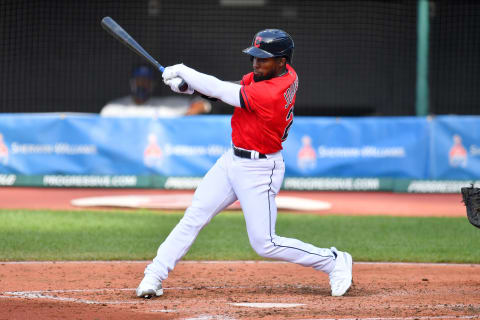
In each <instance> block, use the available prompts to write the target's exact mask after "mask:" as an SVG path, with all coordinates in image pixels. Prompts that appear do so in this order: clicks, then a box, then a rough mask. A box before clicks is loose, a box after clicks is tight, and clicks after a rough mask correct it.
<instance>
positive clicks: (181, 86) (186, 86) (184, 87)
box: [178, 81, 188, 92]
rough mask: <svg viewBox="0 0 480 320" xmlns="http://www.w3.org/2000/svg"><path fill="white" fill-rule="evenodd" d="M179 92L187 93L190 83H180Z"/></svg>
mask: <svg viewBox="0 0 480 320" xmlns="http://www.w3.org/2000/svg"><path fill="white" fill-rule="evenodd" d="M178 90H180V91H181V92H185V91H187V90H188V83H186V82H185V81H182V83H180V85H179V86H178Z"/></svg>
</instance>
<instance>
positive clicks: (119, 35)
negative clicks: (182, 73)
mask: <svg viewBox="0 0 480 320" xmlns="http://www.w3.org/2000/svg"><path fill="white" fill-rule="evenodd" d="M101 24H102V27H103V29H105V30H106V31H107V32H108V33H110V34H111V35H112V36H113V37H114V38H115V39H117V40H118V41H120V42H121V43H122V44H124V45H125V46H127V47H128V48H130V50H132V51H133V52H135V53H136V54H138V55H139V56H140V57H142V58H144V59H146V60H147V61H148V62H150V64H152V65H153V66H154V67H155V68H156V69H158V70H159V71H160V72H161V73H163V70H165V68H164V67H163V66H162V65H161V64H160V63H158V61H157V60H155V59H154V58H153V57H152V56H151V55H150V54H149V53H148V52H147V51H146V50H145V49H143V47H142V46H141V45H140V44H139V43H138V42H137V41H135V39H133V38H132V36H130V35H129V34H128V32H126V31H125V30H124V29H123V28H122V27H121V26H120V25H119V24H118V23H117V22H116V21H115V20H113V19H112V18H110V17H104V18H103V19H102V23H101ZM178 88H179V90H180V91H182V92H184V91H186V90H187V89H188V84H187V83H186V82H185V81H182V83H181V84H180V85H179V86H178Z"/></svg>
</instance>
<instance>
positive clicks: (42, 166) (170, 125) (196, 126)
mask: <svg viewBox="0 0 480 320" xmlns="http://www.w3.org/2000/svg"><path fill="white" fill-rule="evenodd" d="M230 135H231V129H230V117H229V116H195V117H183V118H177V119H144V118H134V119H124V118H122V119H115V118H102V117H100V116H98V115H95V114H41V115H35V114H24V115H20V114H4V115H1V116H0V177H4V178H5V179H4V180H5V181H7V180H8V181H10V180H12V179H11V178H9V177H12V175H14V176H15V177H20V176H37V177H38V176H47V177H48V179H47V180H48V181H50V180H51V179H54V180H55V181H54V182H55V183H53V185H57V182H58V181H60V182H61V183H60V184H63V185H70V184H72V183H73V185H76V183H77V182H76V181H81V183H80V184H83V183H85V184H87V185H90V184H91V182H92V179H94V180H95V179H96V180H95V181H97V180H98V181H100V182H102V183H103V184H104V185H105V186H123V185H142V186H143V185H145V186H149V185H150V184H149V182H148V179H149V178H148V177H149V176H150V177H155V176H158V177H201V176H203V175H204V174H205V173H206V172H207V171H208V169H209V168H210V167H211V166H212V165H213V164H214V163H215V161H216V160H217V158H218V157H219V156H220V155H221V154H222V153H223V152H225V151H226V150H228V148H230V144H231V142H230ZM479 141H480V117H474V116H463V117H456V116H442V117H435V118H432V119H427V118H417V117H365V118H327V117H296V118H295V120H294V125H293V127H292V129H291V130H290V134H289V137H288V139H287V141H286V142H285V143H284V149H285V151H284V152H283V154H284V158H285V163H286V177H287V178H296V177H299V178H302V177H303V178H316V179H318V178H327V180H328V181H337V182H338V181H342V183H346V182H345V181H347V182H348V181H350V180H349V179H354V180H351V182H352V183H351V184H352V188H355V186H356V185H364V184H365V183H367V182H368V185H373V184H372V181H374V180H371V179H370V180H369V178H382V179H417V180H442V179H443V180H476V179H480V142H479ZM62 176H70V177H68V179H67V178H62ZM71 176H73V177H71ZM75 176H79V177H75ZM89 176H92V177H90V178H89ZM105 176H118V177H117V178H107V177H105ZM51 177H54V178H51ZM135 177H142V178H140V180H135V179H138V178H135ZM330 178H335V179H336V178H339V179H347V180H335V179H334V180H331V179H330ZM359 178H360V179H359ZM22 179H23V178H22ZM42 179H45V178H42ZM49 179H50V180H49ZM99 179H100V180H99ZM144 179H147V180H145V181H147V182H145V183H143V182H142V183H139V181H144ZM365 179H366V180H365ZM107 180H108V181H107ZM134 180H135V181H134ZM327 180H325V181H327ZM42 181H43V180H42ZM52 181H53V180H52ZM95 181H94V182H95ZM98 181H97V182H98ZM287 181H288V180H287ZM292 181H294V180H292ZM325 181H324V180H322V183H323V182H325ZM97 182H95V183H93V184H94V185H95V184H97ZM317 182H318V181H317ZM102 183H100V184H102ZM6 184H7V185H8V184H9V183H6Z"/></svg>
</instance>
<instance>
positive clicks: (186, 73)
mask: <svg viewBox="0 0 480 320" xmlns="http://www.w3.org/2000/svg"><path fill="white" fill-rule="evenodd" d="M162 77H163V81H164V82H165V84H166V85H168V86H170V88H171V89H172V90H173V91H175V92H180V91H179V90H178V85H179V80H178V79H183V80H184V81H185V82H186V83H187V84H188V86H189V88H190V89H191V91H190V92H189V93H193V90H195V91H197V92H199V93H201V94H203V95H205V96H208V97H212V98H217V99H220V100H222V101H223V102H225V103H227V104H229V105H231V106H234V107H240V106H241V103H240V89H241V88H242V86H241V85H240V84H238V83H233V82H229V81H222V80H220V79H218V78H215V77H214V76H210V75H207V74H204V73H201V72H198V71H196V70H194V69H192V68H189V67H187V66H185V65H183V64H177V65H174V66H171V67H166V68H165V70H164V71H163V74H162Z"/></svg>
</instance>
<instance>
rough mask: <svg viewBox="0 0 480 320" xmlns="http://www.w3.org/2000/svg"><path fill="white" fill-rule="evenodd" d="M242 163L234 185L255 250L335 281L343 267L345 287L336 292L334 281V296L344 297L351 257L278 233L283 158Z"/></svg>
mask: <svg viewBox="0 0 480 320" xmlns="http://www.w3.org/2000/svg"><path fill="white" fill-rule="evenodd" d="M238 162H239V163H244V165H238V166H236V170H235V174H236V175H238V179H232V181H234V182H232V183H233V185H234V190H235V192H236V194H237V196H238V198H239V200H240V203H241V205H242V209H243V212H244V216H245V221H246V225H247V232H248V236H249V240H250V244H251V245H252V248H253V249H254V250H255V251H256V252H257V253H258V254H259V255H261V256H263V257H266V258H271V259H276V260H283V261H289V262H293V263H298V264H300V265H303V266H307V267H313V268H314V269H316V270H321V271H323V272H325V273H327V274H329V275H331V276H330V278H331V279H332V275H335V274H337V275H338V272H335V270H336V269H337V271H338V269H339V268H340V269H341V271H342V272H341V273H340V277H337V278H341V279H340V280H341V281H340V282H341V284H342V285H341V288H340V290H337V289H335V288H336V287H337V285H336V284H332V281H331V284H332V294H333V295H343V294H344V293H345V291H346V290H348V288H349V287H350V284H349V283H351V271H350V272H349V271H348V270H344V269H348V268H349V266H350V269H351V260H350V261H348V259H351V257H349V255H348V254H347V255H348V256H345V255H344V253H343V252H340V251H338V250H336V249H335V248H331V249H326V248H318V247H316V246H313V245H311V244H308V243H305V242H302V241H300V240H297V239H292V238H286V237H281V236H278V235H277V234H276V232H275V223H276V219H277V206H276V203H275V196H276V194H277V193H278V191H279V189H280V187H281V184H282V181H283V175H284V171H285V166H284V163H283V160H282V158H281V156H278V157H272V158H269V159H266V160H257V161H255V160H248V159H246V160H239V161H238ZM240 177H242V178H241V179H240ZM338 257H339V258H338ZM340 260H341V261H340ZM337 262H338V263H337ZM349 274H350V280H349V279H348V277H349ZM338 282H339V281H337V283H338ZM347 286H348V287H347ZM345 287H347V288H346V289H345ZM334 289H335V290H334ZM344 289H345V291H343V290H344ZM341 291H343V292H341ZM339 292H341V294H339Z"/></svg>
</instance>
